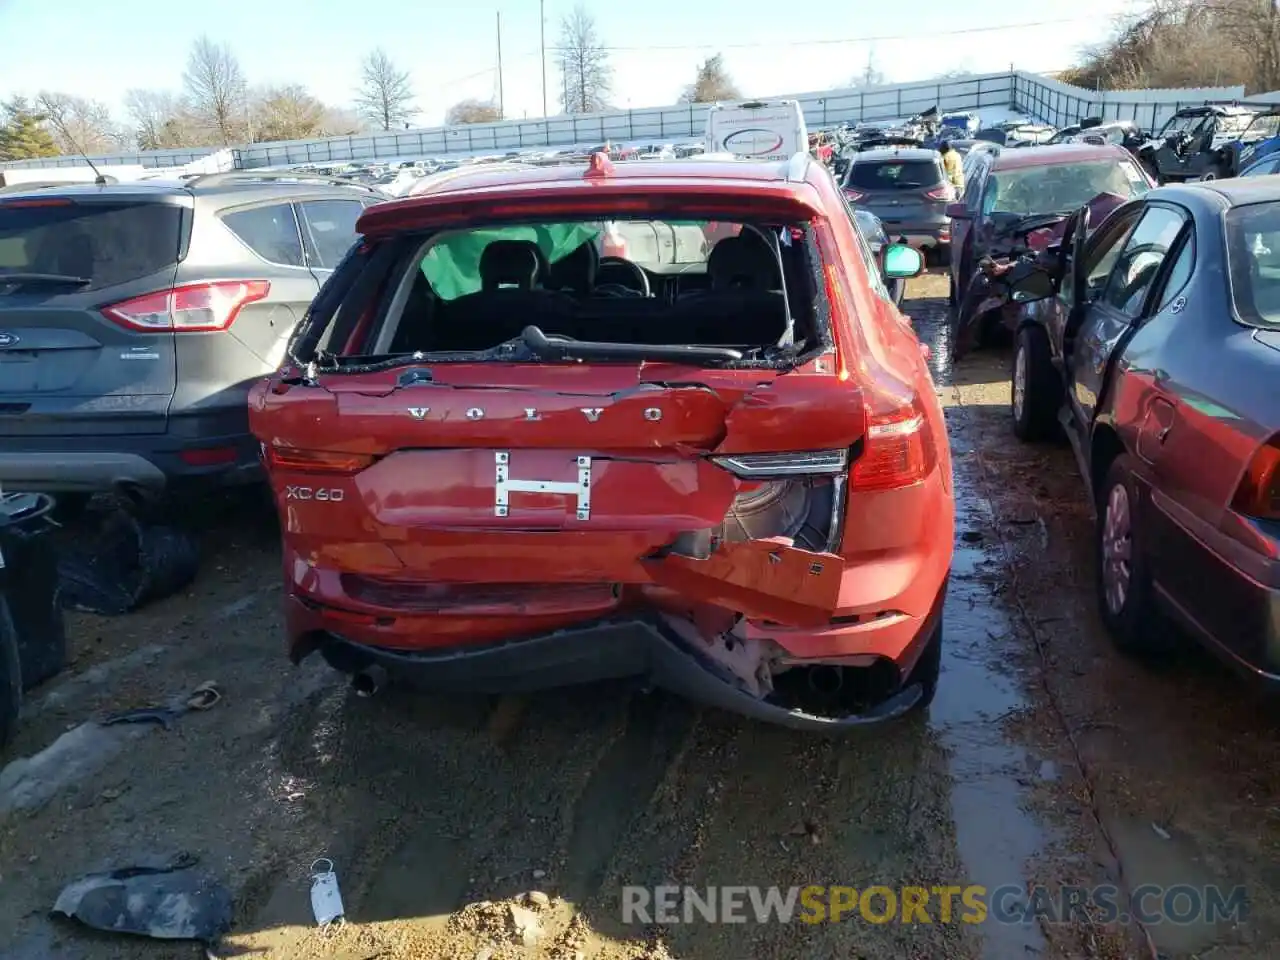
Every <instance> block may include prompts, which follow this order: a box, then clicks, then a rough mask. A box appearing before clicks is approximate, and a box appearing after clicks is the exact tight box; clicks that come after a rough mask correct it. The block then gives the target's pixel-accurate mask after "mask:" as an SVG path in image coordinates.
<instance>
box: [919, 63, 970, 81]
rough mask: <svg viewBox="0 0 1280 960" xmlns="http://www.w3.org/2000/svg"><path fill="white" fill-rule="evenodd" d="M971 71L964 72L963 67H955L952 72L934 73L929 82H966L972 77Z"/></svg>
mask: <svg viewBox="0 0 1280 960" xmlns="http://www.w3.org/2000/svg"><path fill="white" fill-rule="evenodd" d="M973 75H974V74H973V71H972V70H966V69H965V68H964V67H957V68H955V69H954V70H943V71H942V72H941V73H935V74H934V75H933V76H932V77H930V78H929V79H930V80H937V81H939V82H945V81H947V80H968V79H969V78H970V77H972V76H973Z"/></svg>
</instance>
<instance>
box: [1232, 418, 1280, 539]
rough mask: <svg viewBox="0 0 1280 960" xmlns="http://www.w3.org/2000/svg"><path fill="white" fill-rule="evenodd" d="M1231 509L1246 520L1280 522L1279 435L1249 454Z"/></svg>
mask: <svg viewBox="0 0 1280 960" xmlns="http://www.w3.org/2000/svg"><path fill="white" fill-rule="evenodd" d="M1231 507H1232V509H1233V510H1235V511H1236V512H1237V513H1242V514H1244V515H1245V516H1247V517H1256V518H1257V519H1259V520H1280V436H1275V437H1272V438H1271V439H1270V440H1268V441H1267V442H1266V443H1264V444H1263V445H1262V446H1261V447H1259V448H1258V452H1257V453H1255V454H1254V455H1253V460H1251V461H1250V463H1249V468H1248V469H1247V470H1246V471H1245V473H1244V476H1243V477H1242V478H1241V479H1240V486H1239V487H1238V488H1237V489H1236V495H1235V497H1233V498H1232V500H1231Z"/></svg>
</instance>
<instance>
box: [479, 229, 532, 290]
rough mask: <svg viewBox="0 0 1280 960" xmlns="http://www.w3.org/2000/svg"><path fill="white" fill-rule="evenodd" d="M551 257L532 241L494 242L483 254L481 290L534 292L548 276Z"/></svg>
mask: <svg viewBox="0 0 1280 960" xmlns="http://www.w3.org/2000/svg"><path fill="white" fill-rule="evenodd" d="M547 273H548V267H547V258H546V256H545V255H544V254H543V253H542V251H541V250H540V249H539V248H538V245H537V244H536V243H533V242H532V241H529V240H494V241H493V242H492V243H490V244H489V245H488V246H486V247H485V248H484V252H483V253H482V254H480V289H481V290H482V291H485V292H491V291H494V290H502V289H509V288H511V287H515V288H516V289H518V290H532V289H534V288H535V287H538V286H540V285H541V281H542V280H543V279H544V278H545V277H546V276H547Z"/></svg>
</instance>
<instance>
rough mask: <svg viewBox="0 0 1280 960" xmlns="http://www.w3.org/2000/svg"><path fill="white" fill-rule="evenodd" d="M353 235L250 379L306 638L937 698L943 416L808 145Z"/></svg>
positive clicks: (550, 191) (422, 209)
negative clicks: (268, 365) (271, 359)
mask: <svg viewBox="0 0 1280 960" xmlns="http://www.w3.org/2000/svg"><path fill="white" fill-rule="evenodd" d="M358 229H359V231H360V233H361V234H362V235H363V240H362V241H361V242H360V243H358V244H357V246H356V247H354V248H353V249H352V251H351V252H350V253H349V254H348V256H347V258H346V260H345V261H344V262H343V263H342V264H341V265H340V266H339V268H338V269H337V271H336V272H335V274H334V276H333V277H332V279H331V280H330V281H329V282H328V283H327V284H326V285H325V287H324V288H323V290H322V291H321V293H320V296H319V297H318V298H317V299H316V301H315V303H314V304H313V306H312V309H311V311H310V312H309V314H308V316H307V317H306V318H305V319H304V321H303V322H302V323H301V324H300V325H299V327H298V330H297V332H296V333H295V336H294V339H293V341H292V343H291V344H290V350H289V353H290V361H289V362H288V363H287V364H286V365H285V366H284V367H283V368H282V369H281V370H280V371H278V372H277V374H276V375H274V376H273V377H271V378H269V380H267V381H265V382H264V383H262V384H260V385H259V386H258V387H257V388H256V389H255V390H254V392H253V394H252V395H251V398H250V422H251V425H252V429H253V432H254V434H255V435H256V436H257V438H258V439H259V440H260V441H261V444H262V451H263V457H264V460H265V462H266V466H267V469H268V472H269V475H270V478H271V483H272V486H273V489H274V491H275V494H276V498H277V503H278V506H279V511H280V515H281V521H282V528H283V531H284V541H285V542H284V568H285V569H284V573H285V581H286V592H287V600H286V605H287V609H286V618H287V624H288V635H289V642H290V652H291V655H292V656H293V658H294V659H295V660H296V659H300V658H302V657H304V656H306V655H308V654H309V653H311V652H313V651H317V650H318V651H320V652H321V653H322V655H323V656H324V657H325V658H326V659H327V660H328V661H329V662H330V663H331V664H332V665H333V666H335V667H336V668H338V669H340V670H343V671H345V672H349V673H351V674H353V675H355V676H356V677H357V680H358V682H362V683H365V684H372V683H373V679H372V678H373V677H375V676H379V675H382V674H384V673H385V674H390V675H400V676H405V677H408V678H410V679H413V680H415V681H416V682H418V683H419V684H422V685H424V686H426V687H428V688H431V689H437V690H469V691H483V692H501V691H509V690H532V689H540V688H547V687H556V686H563V685H567V684H572V683H580V682H587V681H592V680H598V679H605V678H614V677H627V676H637V677H647V678H648V679H649V680H650V681H651V682H653V683H656V684H658V685H660V686H663V687H666V688H668V689H672V690H675V691H677V692H680V693H683V694H685V695H688V696H690V697H693V698H695V699H698V700H701V701H704V702H709V703H712V704H716V705H719V706H721V707H724V708H727V709H731V710H736V711H739V712H743V713H746V714H749V715H752V716H756V717H759V718H761V719H765V720H772V721H776V722H780V723H785V724H788V725H791V726H797V727H805V728H819V729H829V728H839V727H843V726H853V725H858V724H862V723H867V722H871V721H876V720H883V719H887V718H890V717H893V716H897V715H900V714H902V713H905V712H907V711H908V710H910V709H912V708H913V707H918V706H921V705H923V704H927V703H928V702H929V700H930V699H931V698H932V696H933V691H934V689H935V687H936V682H937V676H938V663H939V656H940V649H941V637H942V634H941V608H942V601H943V597H944V595H945V588H946V582H947V576H948V571H949V567H950V561H951V544H952V533H953V524H954V509H953V503H952V491H951V461H950V453H949V450H948V447H947V442H946V435H945V430H944V425H943V420H942V413H941V409H940V407H939V405H938V402H937V398H936V396H935V392H934V390H933V385H932V382H931V380H930V377H929V373H928V368H927V366H926V364H925V362H924V358H923V356H922V352H921V350H920V346H919V343H918V342H917V341H916V339H915V336H914V334H913V333H912V332H911V329H910V325H909V323H907V322H906V321H905V319H904V318H903V317H902V315H901V314H900V313H899V312H898V310H897V308H896V306H894V304H893V303H892V302H891V301H890V300H889V299H888V298H887V296H885V295H883V288H882V287H881V286H880V284H879V282H878V280H877V278H876V277H875V276H874V274H873V272H872V271H873V269H874V266H875V264H874V261H873V260H872V259H871V257H870V254H869V252H867V250H866V248H865V242H864V241H863V240H862V239H861V237H860V235H859V234H858V232H857V230H856V227H855V225H854V221H853V219H852V215H851V213H850V211H849V209H848V207H847V206H846V205H845V204H844V203H843V200H842V198H841V197H840V196H839V193H838V190H837V188H836V186H835V184H834V181H832V179H831V178H830V176H829V175H828V174H826V173H825V171H823V170H822V169H821V167H820V166H819V165H817V164H816V163H815V162H813V161H812V160H811V159H810V158H806V157H804V156H803V155H802V156H798V157H796V158H795V159H794V160H792V161H791V162H789V163H785V164H774V163H750V162H733V161H728V162H725V163H706V162H704V163H679V162H662V163H644V164H624V163H619V164H617V165H616V166H615V165H612V164H610V163H609V162H608V161H607V160H606V159H605V158H604V157H602V156H597V157H595V158H593V160H592V162H591V163H590V165H589V166H588V167H587V168H586V169H585V171H584V169H583V167H581V166H575V167H565V168H549V169H548V168H543V169H535V170H529V171H512V170H509V169H506V170H502V171H490V172H488V173H477V174H475V175H472V176H468V177H465V178H457V179H454V180H450V181H449V182H448V183H444V184H441V185H439V186H438V187H437V188H435V189H432V190H429V191H427V192H424V193H422V194H421V195H417V196H412V197H409V198H406V199H403V200H399V201H395V202H392V203H387V204H382V205H379V206H377V207H374V208H371V209H370V210H368V211H366V213H365V214H364V215H363V216H362V219H361V221H360V224H359V227H358ZM893 250H894V251H896V253H893V255H892V256H890V257H888V258H887V263H889V269H890V272H892V271H893V270H895V269H896V270H897V272H898V273H899V274H901V275H902V276H908V275H912V274H914V273H915V272H918V271H919V269H920V267H921V264H920V257H919V255H918V254H917V253H915V252H914V251H911V250H908V249H906V248H893ZM891 252H893V251H891ZM895 264H896V266H895Z"/></svg>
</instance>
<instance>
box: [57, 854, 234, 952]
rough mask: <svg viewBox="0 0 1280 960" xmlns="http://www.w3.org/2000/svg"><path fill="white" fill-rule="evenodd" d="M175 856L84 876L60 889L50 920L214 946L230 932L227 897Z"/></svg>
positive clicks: (218, 886)
mask: <svg viewBox="0 0 1280 960" xmlns="http://www.w3.org/2000/svg"><path fill="white" fill-rule="evenodd" d="M195 863H196V858H195V857H193V856H191V855H189V854H181V855H179V856H177V857H175V858H173V860H171V861H170V862H169V863H167V864H164V865H160V866H134V867H123V868H121V869H119V870H112V871H110V872H108V873H90V874H87V875H85V876H83V877H81V878H80V879H78V880H73V881H72V882H71V883H69V884H67V885H66V886H65V887H63V888H62V892H61V893H59V894H58V899H57V901H56V902H55V903H54V905H53V912H54V914H61V915H62V916H65V917H72V918H74V919H76V920H79V921H80V922H81V923H83V924H84V925H85V926H87V927H93V928H94V929H95V930H105V931H107V932H108V933H130V934H134V935H136V936H141V937H154V938H155V939H158V940H200V941H202V942H204V943H207V944H208V943H214V942H216V941H217V940H218V939H219V938H220V937H221V936H222V935H223V934H225V933H226V932H227V931H228V930H230V929H231V917H232V900H231V892H230V891H229V890H227V888H226V887H224V886H223V885H222V884H220V883H218V882H217V881H216V880H212V879H210V878H209V877H207V876H204V875H203V874H201V873H199V872H198V871H196V870H193V869H192V867H193V865H194V864H195Z"/></svg>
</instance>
